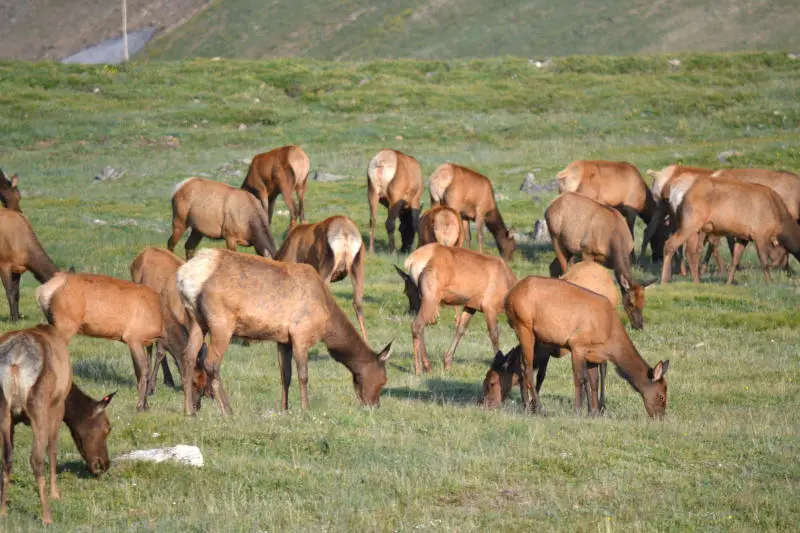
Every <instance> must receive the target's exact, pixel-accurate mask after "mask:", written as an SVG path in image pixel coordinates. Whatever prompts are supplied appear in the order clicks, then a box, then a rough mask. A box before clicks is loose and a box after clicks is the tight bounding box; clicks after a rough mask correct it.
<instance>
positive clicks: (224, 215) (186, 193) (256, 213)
mask: <svg viewBox="0 0 800 533" xmlns="http://www.w3.org/2000/svg"><path fill="white" fill-rule="evenodd" d="M187 227H188V228H191V229H192V232H191V233H190V234H189V238H188V239H186V244H185V245H184V246H185V248H186V259H191V258H192V256H193V255H194V252H195V249H197V245H198V244H200V240H201V239H202V238H203V237H204V236H205V237H208V238H210V239H224V240H225V246H227V247H228V249H229V250H236V249H237V246H238V245H241V246H252V247H253V248H255V250H256V253H258V254H259V255H263V256H267V254H269V256H274V255H275V250H276V247H275V240H274V239H273V238H272V232H271V231H270V225H269V221H268V220H267V212H266V211H265V210H263V209H261V206H260V205H259V203H258V200H256V198H255V197H254V196H253V195H252V194H250V193H248V192H247V191H243V190H241V189H237V188H236V187H231V186H230V185H228V184H226V183H221V182H218V181H212V180H206V179H202V178H189V179H186V180H183V181H182V182H180V183H179V184H178V185H177V186H176V187H175V192H174V193H173V194H172V236H171V237H170V238H169V241H168V242H167V248H168V249H169V251H170V252H172V251H174V250H175V246H176V245H177V244H178V241H179V240H180V238H181V236H183V234H184V233H186V228H187Z"/></svg>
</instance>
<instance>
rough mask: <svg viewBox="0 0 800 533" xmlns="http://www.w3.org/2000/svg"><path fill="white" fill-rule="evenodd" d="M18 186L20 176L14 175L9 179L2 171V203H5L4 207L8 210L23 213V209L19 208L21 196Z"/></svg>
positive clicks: (0, 172)
mask: <svg viewBox="0 0 800 533" xmlns="http://www.w3.org/2000/svg"><path fill="white" fill-rule="evenodd" d="M18 185H19V176H17V175H16V174H14V175H13V176H11V179H8V178H7V177H6V175H5V174H4V173H3V171H2V170H0V202H2V203H3V207H5V208H6V209H12V210H14V211H19V212H20V213H21V212H22V209H20V208H19V201H20V198H21V195H20V192H19V189H18V188H17V186H18Z"/></svg>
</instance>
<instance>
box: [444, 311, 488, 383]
mask: <svg viewBox="0 0 800 533" xmlns="http://www.w3.org/2000/svg"><path fill="white" fill-rule="evenodd" d="M474 314H475V309H469V308H467V307H465V308H464V309H462V310H461V314H460V315H459V316H458V320H457V321H456V335H455V337H453V342H452V343H450V348H448V349H447V351H446V352H445V353H444V368H445V370H447V369H448V368H450V367H451V366H453V356H454V355H455V354H456V348H458V343H459V342H460V341H461V337H463V336H464V332H466V331H467V326H468V325H469V321H470V320H471V319H472V315H474ZM497 351H498V350H495V351H494V353H497Z"/></svg>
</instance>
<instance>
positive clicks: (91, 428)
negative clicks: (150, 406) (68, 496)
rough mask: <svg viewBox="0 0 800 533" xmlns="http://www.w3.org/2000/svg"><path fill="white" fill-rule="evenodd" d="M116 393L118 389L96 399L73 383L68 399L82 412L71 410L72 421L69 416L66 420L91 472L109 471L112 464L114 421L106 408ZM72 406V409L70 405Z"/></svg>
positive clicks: (97, 474)
mask: <svg viewBox="0 0 800 533" xmlns="http://www.w3.org/2000/svg"><path fill="white" fill-rule="evenodd" d="M116 393H117V392H116V391H114V392H112V393H111V394H107V395H106V396H104V397H103V398H102V399H101V400H99V401H95V400H93V399H91V398H89V397H88V396H86V395H85V394H84V393H83V392H82V391H80V389H78V388H77V387H76V386H75V385H74V384H73V385H72V388H71V389H70V392H69V396H68V398H67V402H69V403H71V406H70V407H75V408H78V409H79V412H77V413H73V414H70V415H69V421H67V417H66V416H65V421H66V422H67V425H68V426H69V430H70V433H71V434H72V440H73V441H74V442H75V446H76V447H77V448H78V451H79V452H80V454H81V457H83V460H84V461H86V465H87V466H88V467H89V472H91V473H92V475H94V476H99V475H100V474H102V473H103V472H105V471H107V470H108V467H109V466H110V464H111V461H110V460H109V458H108V442H107V441H108V435H109V434H110V433H111V423H110V422H109V421H108V416H107V415H106V408H107V407H108V404H109V403H111V399H112V398H113V397H114V395H115V394H116ZM75 399H77V400H75ZM68 410H70V411H71V410H72V409H71V408H69V407H68Z"/></svg>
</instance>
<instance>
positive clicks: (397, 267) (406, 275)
mask: <svg viewBox="0 0 800 533" xmlns="http://www.w3.org/2000/svg"><path fill="white" fill-rule="evenodd" d="M392 266H393V267H394V269H395V270H396V271H397V273H398V274H399V275H400V277H401V278H403V281H412V280H411V276H409V275H408V274H406V273H405V272H403V269H402V268H400V267H399V266H397V265H392Z"/></svg>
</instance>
